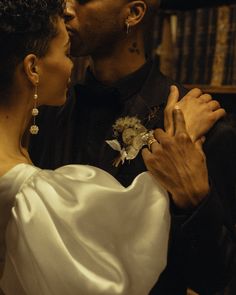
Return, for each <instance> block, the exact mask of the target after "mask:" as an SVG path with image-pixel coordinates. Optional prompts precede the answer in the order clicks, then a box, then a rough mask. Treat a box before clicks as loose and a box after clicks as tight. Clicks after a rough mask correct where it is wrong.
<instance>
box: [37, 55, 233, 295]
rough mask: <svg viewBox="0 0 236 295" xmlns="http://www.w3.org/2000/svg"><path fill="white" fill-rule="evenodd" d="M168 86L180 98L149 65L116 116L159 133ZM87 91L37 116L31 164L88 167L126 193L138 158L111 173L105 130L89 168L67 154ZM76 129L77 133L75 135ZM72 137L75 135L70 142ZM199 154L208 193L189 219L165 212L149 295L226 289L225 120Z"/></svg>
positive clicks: (229, 153)
mask: <svg viewBox="0 0 236 295" xmlns="http://www.w3.org/2000/svg"><path fill="white" fill-rule="evenodd" d="M172 84H176V85H177V86H178V88H179V90H180V94H181V96H183V95H184V94H185V93H186V90H185V89H184V88H183V87H182V86H181V85H179V84H178V83H176V82H174V81H172V80H171V79H169V78H168V77H165V76H164V75H162V74H161V73H160V71H159V69H158V63H157V61H156V60H154V62H153V64H152V67H151V69H150V72H149V74H148V77H147V79H146V81H145V83H144V84H143V85H142V87H141V88H140V91H139V92H138V93H136V94H135V95H133V96H132V97H131V98H130V99H129V100H128V101H127V102H126V103H125V104H124V105H122V107H121V108H120V109H119V111H117V112H118V113H117V116H118V117H124V116H127V115H128V116H138V117H139V118H140V119H141V120H142V122H143V123H144V124H145V125H146V126H147V127H148V128H150V129H153V128H157V127H158V128H159V127H161V128H163V110H164V107H165V104H166V100H167V97H168V94H169V90H170V86H171V85H172ZM87 90H88V89H87V86H86V87H85V86H82V85H77V86H75V87H74V89H73V95H71V97H70V98H69V100H68V102H67V103H66V105H65V106H64V107H63V108H62V109H61V108H50V109H47V110H46V111H44V112H43V113H42V117H41V118H42V122H41V123H40V129H41V132H40V135H39V136H38V137H36V138H34V141H33V142H31V156H32V158H33V161H34V162H35V163H36V164H37V165H39V166H40V167H42V168H56V167H59V166H61V165H64V164H70V163H79V164H81V163H82V164H93V165H96V166H98V167H100V168H102V169H104V170H106V171H108V172H109V173H111V174H112V175H113V176H114V177H116V178H117V179H118V180H119V181H120V182H121V183H122V184H123V185H125V186H127V185H129V184H130V183H131V182H132V180H133V179H134V178H135V176H137V175H138V174H139V173H141V172H143V171H145V170H146V168H145V165H144V163H143V161H142V158H141V155H139V156H138V157H137V158H136V159H134V160H132V161H131V162H130V163H129V162H126V163H125V164H124V165H122V166H119V167H118V168H116V167H114V166H112V161H113V160H114V158H115V157H116V155H117V154H116V152H115V151H113V150H112V149H111V148H110V147H109V146H108V145H107V144H106V143H105V140H106V139H111V138H112V136H113V131H112V127H111V126H110V127H109V128H108V129H107V131H106V132H105V133H104V140H103V142H102V144H100V147H99V153H97V157H96V162H91V163H90V162H89V159H86V160H85V161H83V158H80V159H79V160H78V157H77V154H76V153H77V151H76V149H75V148H74V146H75V145H76V143H77V137H79V140H80V141H83V139H84V140H85V141H86V132H87V130H86V123H87V122H85V124H84V125H83V126H80V127H78V122H79V121H78V116H79V115H80V114H81V113H80V112H84V110H83V106H82V105H81V104H80V103H79V99H78V98H76V96H78V95H79V97H82V96H83V94H84V93H86V91H87ZM87 111H88V110H87ZM113 123H114V122H113ZM80 125H81V122H80ZM111 125H112V124H111ZM77 128H81V129H79V131H78V129H77ZM77 133H80V135H79V136H77ZM90 144H91V143H90V142H89V141H86V143H85V147H87V148H89V146H90ZM204 150H205V153H206V156H207V164H208V169H209V178H210V181H211V192H210V194H209V196H208V197H207V198H206V200H205V201H204V202H203V203H202V204H201V205H200V206H199V207H198V208H195V210H193V211H191V212H185V211H181V210H178V208H176V207H175V206H174V204H171V208H170V210H171V215H172V225H171V233H170V243H169V254H168V265H167V268H166V270H165V271H164V272H163V273H162V275H161V277H160V278H159V281H158V282H157V284H156V285H155V286H154V287H153V290H152V291H151V292H150V294H152V295H153V294H155V295H160V294H161V295H172V294H173V295H182V294H186V288H188V287H190V288H192V289H194V290H196V291H197V292H199V293H200V294H201V295H204V294H205V295H207V294H214V292H215V291H216V290H219V289H221V288H223V286H225V285H226V283H227V282H228V281H229V279H230V276H231V274H232V272H233V267H234V256H235V240H234V239H235V236H234V229H233V224H234V221H235V220H234V219H235V218H234V216H235V214H236V208H235V195H234V193H235V180H236V169H235V163H236V131H235V127H234V125H233V123H232V122H231V121H230V120H229V118H225V119H223V120H221V121H219V122H218V123H217V124H216V125H215V126H214V127H213V128H212V130H211V131H210V132H209V134H208V135H207V140H206V142H205V145H204ZM153 226H155V225H153ZM153 259H155V257H153ZM143 271H145V269H140V272H143ZM127 295H128V294H127Z"/></svg>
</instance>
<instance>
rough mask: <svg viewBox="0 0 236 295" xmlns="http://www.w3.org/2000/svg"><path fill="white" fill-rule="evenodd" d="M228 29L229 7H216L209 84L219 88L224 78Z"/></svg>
mask: <svg viewBox="0 0 236 295" xmlns="http://www.w3.org/2000/svg"><path fill="white" fill-rule="evenodd" d="M229 27H230V6H220V7H218V14H217V33H216V46H215V52H214V59H213V67H212V79H211V84H212V85H214V86H220V85H222V83H223V78H224V65H225V59H226V54H227V50H228V49H227V47H228V42H227V41H228V32H229Z"/></svg>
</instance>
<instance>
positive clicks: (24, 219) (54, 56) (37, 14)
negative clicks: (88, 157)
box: [0, 0, 169, 295]
mask: <svg viewBox="0 0 236 295" xmlns="http://www.w3.org/2000/svg"><path fill="white" fill-rule="evenodd" d="M62 2H63V1H62V0H17V1H16V0H15V1H13V0H10V1H9V0H1V1H0V43H1V44H4V46H1V49H0V57H1V62H0V64H1V66H0V118H1V119H0V134H1V142H0V163H1V165H0V176H1V178H0V191H1V206H0V207H1V208H0V210H1V232H2V234H1V249H2V250H1V259H2V260H1V261H2V270H3V275H2V279H1V288H2V289H3V292H4V293H5V294H7V295H8V294H12V295H13V294H14V295H16V294H17V295H23V294H24V295H25V294H32V295H37V294H38V295H42V294H45V295H49V294H57V295H59V294H61V295H62V294H67V295H69V294H71V295H73V294H81V295H85V294H86V295H90V294H91V295H95V294H109V295H111V294H129V295H132V294H133V295H138V294H140V295H141V294H142V295H144V294H147V293H148V291H149V290H150V289H151V287H152V285H153V284H154V282H155V281H156V279H157V278H158V276H159V275H160V273H161V272H162V270H163V269H164V267H165V265H166V256H167V243H168V232H169V213H168V199H167V194H166V192H165V191H164V190H163V189H162V188H161V187H158V186H157V185H156V184H155V183H154V181H153V180H152V179H151V177H150V176H148V175H147V174H146V173H144V174H142V175H140V176H139V177H138V178H137V179H136V180H135V181H134V182H133V184H132V185H131V186H130V187H129V188H127V189H124V188H123V187H122V186H121V185H120V184H119V183H118V182H117V181H116V180H115V179H114V178H113V177H111V176H110V175H108V174H106V173H105V172H103V171H101V170H99V169H96V168H92V167H86V166H67V167H62V168H60V169H58V170H56V171H55V172H52V171H43V170H40V169H38V168H36V167H34V166H32V163H31V161H30V158H29V156H28V153H27V151H26V149H24V148H23V146H22V144H21V141H22V135H23V134H24V132H25V130H26V129H27V128H28V127H27V126H28V125H29V122H30V120H31V116H32V114H33V117H34V120H33V121H34V122H33V123H32V124H31V127H30V131H31V133H37V131H38V130H37V128H38V126H37V118H36V117H37V113H38V109H37V106H38V105H42V104H46V105H61V104H63V103H64V102H65V100H66V90H67V87H68V85H69V81H70V74H71V69H72V62H71V60H70V57H69V50H70V43H69V37H68V35H67V32H66V29H65V25H64V22H63V20H62V18H61V16H62V13H63V7H62V6H63V5H62ZM147 190H148V191H149V195H150V197H149V198H147V197H146V193H145V192H146V191H147ZM150 191H151V193H150ZM11 211H12V212H11ZM151 224H155V225H156V226H155V231H153V229H152V227H151V226H150V225H151ZM6 227H7V229H6ZM5 237H6V249H7V251H6V253H5V247H4V244H5ZM156 253H158V257H157V254H156ZM153 257H155V260H154V259H153ZM4 264H5V265H4ZM3 267H4V269H3ZM141 269H142V271H141Z"/></svg>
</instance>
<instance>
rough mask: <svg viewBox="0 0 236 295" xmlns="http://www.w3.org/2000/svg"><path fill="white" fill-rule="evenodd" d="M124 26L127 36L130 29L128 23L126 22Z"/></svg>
mask: <svg viewBox="0 0 236 295" xmlns="http://www.w3.org/2000/svg"><path fill="white" fill-rule="evenodd" d="M125 24H126V34H127V35H129V29H130V24H129V21H128V20H126V22H125Z"/></svg>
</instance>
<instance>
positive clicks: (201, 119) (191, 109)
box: [164, 86, 226, 141]
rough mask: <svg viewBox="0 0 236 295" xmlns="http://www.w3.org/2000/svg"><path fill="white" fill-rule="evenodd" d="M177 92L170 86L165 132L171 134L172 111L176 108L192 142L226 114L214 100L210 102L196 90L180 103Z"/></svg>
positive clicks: (207, 95) (208, 97)
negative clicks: (182, 116)
mask: <svg viewBox="0 0 236 295" xmlns="http://www.w3.org/2000/svg"><path fill="white" fill-rule="evenodd" d="M178 100H179V91H178V88H177V87H176V86H171V90H170V94H169V97H168V101H167V105H166V108H165V122H164V123H165V130H166V132H167V133H168V134H170V135H172V134H173V128H174V127H173V119H172V116H173V109H174V108H175V107H176V106H178V107H179V108H180V109H181V110H182V112H183V114H184V119H185V124H186V128H187V131H188V134H189V136H190V137H191V139H192V140H193V141H195V140H197V139H199V138H201V137H202V136H203V135H205V134H206V133H207V132H208V130H209V129H211V127H212V126H213V125H214V124H215V123H216V122H217V121H218V120H219V119H220V118H222V117H223V116H225V114H226V112H225V110H224V109H223V108H221V106H220V104H219V102H218V101H216V100H212V97H211V96H210V95H209V94H202V91H201V90H200V89H198V88H194V89H192V90H190V91H189V92H188V93H187V94H186V95H185V96H184V97H183V98H182V99H181V100H180V101H178Z"/></svg>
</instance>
